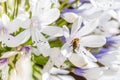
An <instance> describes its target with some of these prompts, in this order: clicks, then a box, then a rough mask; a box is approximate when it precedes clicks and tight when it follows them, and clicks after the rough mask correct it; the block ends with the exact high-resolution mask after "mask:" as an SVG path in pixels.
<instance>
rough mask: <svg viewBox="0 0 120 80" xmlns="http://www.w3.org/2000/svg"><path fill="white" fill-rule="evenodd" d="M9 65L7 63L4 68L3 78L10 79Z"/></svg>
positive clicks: (3, 79) (4, 79)
mask: <svg viewBox="0 0 120 80" xmlns="http://www.w3.org/2000/svg"><path fill="white" fill-rule="evenodd" d="M8 72H9V66H8V64H6V65H5V66H4V68H2V80H8V76H9V73H8Z"/></svg>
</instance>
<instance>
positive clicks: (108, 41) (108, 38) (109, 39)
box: [106, 37, 116, 46]
mask: <svg viewBox="0 0 120 80" xmlns="http://www.w3.org/2000/svg"><path fill="white" fill-rule="evenodd" d="M106 41H107V42H106V44H107V45H108V46H111V45H112V44H115V43H116V42H115V41H114V40H113V39H112V37H107V38H106Z"/></svg>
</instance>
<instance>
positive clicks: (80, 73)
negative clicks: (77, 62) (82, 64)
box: [74, 68, 88, 76]
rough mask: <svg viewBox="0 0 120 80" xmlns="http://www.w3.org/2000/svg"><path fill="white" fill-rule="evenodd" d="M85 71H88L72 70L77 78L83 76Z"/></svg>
mask: <svg viewBox="0 0 120 80" xmlns="http://www.w3.org/2000/svg"><path fill="white" fill-rule="evenodd" d="M85 70H88V69H80V68H75V69H74V74H76V75H78V76H82V75H83V74H84V72H85Z"/></svg>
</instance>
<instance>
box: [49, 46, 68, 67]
mask: <svg viewBox="0 0 120 80" xmlns="http://www.w3.org/2000/svg"><path fill="white" fill-rule="evenodd" d="M49 56H50V59H51V61H52V62H53V63H54V65H56V66H57V67H60V66H61V65H63V64H64V61H65V60H66V58H65V57H64V56H63V55H62V54H61V53H60V49H58V48H51V49H49Z"/></svg>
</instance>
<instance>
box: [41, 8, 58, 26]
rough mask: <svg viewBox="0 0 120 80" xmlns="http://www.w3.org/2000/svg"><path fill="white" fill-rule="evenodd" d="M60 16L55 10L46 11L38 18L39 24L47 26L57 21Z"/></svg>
mask: <svg viewBox="0 0 120 80" xmlns="http://www.w3.org/2000/svg"><path fill="white" fill-rule="evenodd" d="M59 16H60V11H59V10H58V9H57V8H52V9H48V10H46V12H44V13H43V15H42V16H40V21H41V24H43V25H48V24H51V23H53V22H54V21H55V20H57V19H58V18H59Z"/></svg>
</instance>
